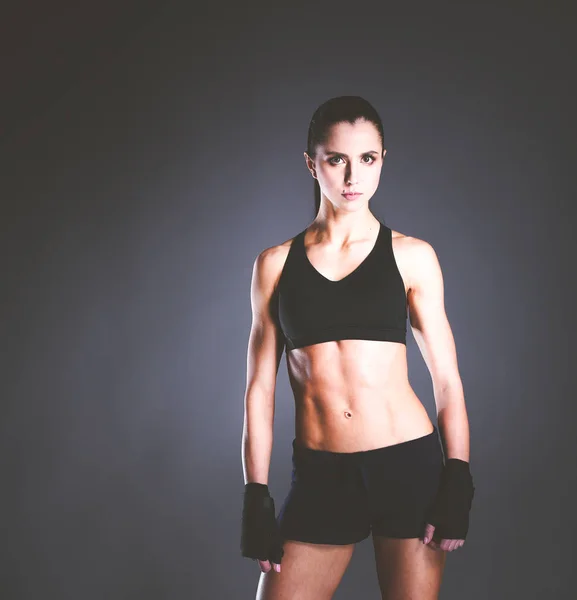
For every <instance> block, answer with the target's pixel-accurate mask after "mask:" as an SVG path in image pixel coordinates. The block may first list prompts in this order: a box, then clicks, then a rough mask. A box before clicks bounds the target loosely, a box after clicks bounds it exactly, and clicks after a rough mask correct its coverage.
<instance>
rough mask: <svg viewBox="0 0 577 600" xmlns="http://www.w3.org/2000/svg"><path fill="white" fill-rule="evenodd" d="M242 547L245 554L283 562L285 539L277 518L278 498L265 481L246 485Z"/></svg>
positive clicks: (248, 556) (250, 556)
mask: <svg viewBox="0 0 577 600" xmlns="http://www.w3.org/2000/svg"><path fill="white" fill-rule="evenodd" d="M240 549H241V552H242V556H245V557H246V558H254V559H258V560H270V561H271V562H273V563H276V564H280V562H281V559H282V557H283V555H284V550H283V540H282V538H281V535H280V531H279V528H278V524H277V522H276V518H275V508H274V500H273V499H272V497H271V495H270V493H269V489H268V486H267V485H265V484H264V483H252V482H251V483H247V484H245V486H244V501H243V508H242V526H241V541H240Z"/></svg>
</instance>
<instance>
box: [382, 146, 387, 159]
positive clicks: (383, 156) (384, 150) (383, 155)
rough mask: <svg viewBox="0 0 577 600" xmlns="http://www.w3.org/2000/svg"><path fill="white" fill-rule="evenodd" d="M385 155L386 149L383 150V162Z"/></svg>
mask: <svg viewBox="0 0 577 600" xmlns="http://www.w3.org/2000/svg"><path fill="white" fill-rule="evenodd" d="M386 153H387V149H386V148H383V160H384V159H385V154H386Z"/></svg>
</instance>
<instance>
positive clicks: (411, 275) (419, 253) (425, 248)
mask: <svg viewBox="0 0 577 600" xmlns="http://www.w3.org/2000/svg"><path fill="white" fill-rule="evenodd" d="M391 231H392V245H393V253H394V255H395V260H396V262H397V266H398V268H399V271H400V273H401V276H402V278H403V280H404V282H405V288H407V290H409V289H412V288H414V287H415V285H416V284H417V283H418V282H419V281H420V280H421V279H422V277H423V275H433V274H435V273H438V272H440V266H439V260H438V257H437V253H436V252H435V249H434V248H433V246H432V245H431V243H430V242H427V241H426V240H423V239H420V238H418V237H414V236H410V235H406V234H404V233H402V232H400V231H395V230H391Z"/></svg>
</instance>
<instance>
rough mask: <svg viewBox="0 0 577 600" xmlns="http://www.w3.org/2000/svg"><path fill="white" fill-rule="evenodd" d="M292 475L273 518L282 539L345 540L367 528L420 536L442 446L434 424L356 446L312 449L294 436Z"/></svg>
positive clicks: (355, 538) (434, 488) (381, 532)
mask: <svg viewBox="0 0 577 600" xmlns="http://www.w3.org/2000/svg"><path fill="white" fill-rule="evenodd" d="M292 464H293V469H292V481H291V487H290V491H289V493H288V495H287V497H286V499H285V501H284V502H283V504H282V506H281V509H280V511H279V514H278V517H277V522H278V524H279V527H280V531H281V535H282V536H283V538H284V539H285V540H297V541H301V542H310V543H313V544H352V543H355V542H360V541H361V540H364V539H365V538H367V537H368V536H369V534H370V533H371V531H372V533H373V534H375V535H382V536H386V537H394V538H420V537H422V536H423V534H424V528H425V524H426V523H425V513H426V511H427V509H428V508H429V506H430V505H431V503H432V502H433V500H434V498H435V495H436V493H437V488H438V484H439V478H440V475H441V470H442V468H443V451H442V447H441V442H440V439H439V435H438V433H437V428H436V427H435V426H434V425H433V431H432V432H431V433H429V434H427V435H425V436H423V437H420V438H416V439H414V440H409V441H406V442H401V443H400V444H393V445H391V446H385V447H383V448H376V449H374V450H366V451H360V452H329V451H326V450H313V449H311V448H306V447H304V446H299V445H297V444H296V439H295V440H293V454H292Z"/></svg>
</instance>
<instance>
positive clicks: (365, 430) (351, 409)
mask: <svg viewBox="0 0 577 600" xmlns="http://www.w3.org/2000/svg"><path fill="white" fill-rule="evenodd" d="M295 403H296V410H295V432H296V437H295V439H296V442H297V443H298V444H299V445H300V446H304V447H309V448H312V449H318V450H327V451H332V452H356V451H365V450H369V449H373V448H379V447H384V446H390V445H393V444H399V443H402V442H405V441H406V440H410V439H414V438H417V437H420V436H423V435H425V434H427V433H430V431H431V430H432V427H433V424H432V422H431V420H430V419H429V416H428V414H427V411H426V409H425V407H424V406H423V404H422V403H421V401H420V400H419V398H418V397H417V396H416V394H415V393H414V391H413V390H412V388H411V387H410V385H408V383H407V385H406V386H402V387H399V388H397V389H395V390H387V391H386V392H385V393H383V392H382V391H374V390H372V391H368V392H367V391H366V390H363V391H359V392H358V393H357V394H356V395H355V396H351V395H348V394H346V395H345V394H335V395H334V396H332V397H327V396H325V395H323V396H320V397H310V396H304V397H300V398H297V397H295Z"/></svg>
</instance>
